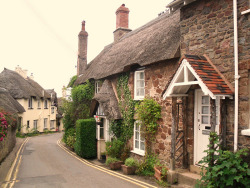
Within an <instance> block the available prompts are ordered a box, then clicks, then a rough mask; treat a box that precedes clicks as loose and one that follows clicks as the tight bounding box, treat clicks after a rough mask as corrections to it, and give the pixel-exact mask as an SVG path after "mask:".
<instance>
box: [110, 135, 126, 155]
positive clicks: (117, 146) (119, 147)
mask: <svg viewBox="0 0 250 188" xmlns="http://www.w3.org/2000/svg"><path fill="white" fill-rule="evenodd" d="M123 147H124V142H122V141H121V140H118V139H117V140H113V141H112V142H106V151H107V155H108V156H110V157H114V158H120V157H121V153H122V151H123Z"/></svg>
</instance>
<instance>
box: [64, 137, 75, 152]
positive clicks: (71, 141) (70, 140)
mask: <svg viewBox="0 0 250 188" xmlns="http://www.w3.org/2000/svg"><path fill="white" fill-rule="evenodd" d="M75 142H76V136H75V135H74V136H72V135H69V136H68V137H67V140H66V144H67V146H69V147H70V148H71V149H74V145H75Z"/></svg>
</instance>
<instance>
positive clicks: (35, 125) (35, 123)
mask: <svg viewBox="0 0 250 188" xmlns="http://www.w3.org/2000/svg"><path fill="white" fill-rule="evenodd" d="M33 125H34V130H37V120H34V122H33Z"/></svg>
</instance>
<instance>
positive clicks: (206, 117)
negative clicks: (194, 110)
mask: <svg viewBox="0 0 250 188" xmlns="http://www.w3.org/2000/svg"><path fill="white" fill-rule="evenodd" d="M208 120H209V119H208V116H202V117H201V123H202V124H208Z"/></svg>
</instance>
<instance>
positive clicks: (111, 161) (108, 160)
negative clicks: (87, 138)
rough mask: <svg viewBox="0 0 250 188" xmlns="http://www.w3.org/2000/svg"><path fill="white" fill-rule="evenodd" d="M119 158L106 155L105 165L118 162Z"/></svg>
mask: <svg viewBox="0 0 250 188" xmlns="http://www.w3.org/2000/svg"><path fill="white" fill-rule="evenodd" d="M118 161H119V159H117V158H114V157H108V159H107V160H106V165H109V164H110V163H115V162H118Z"/></svg>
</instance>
